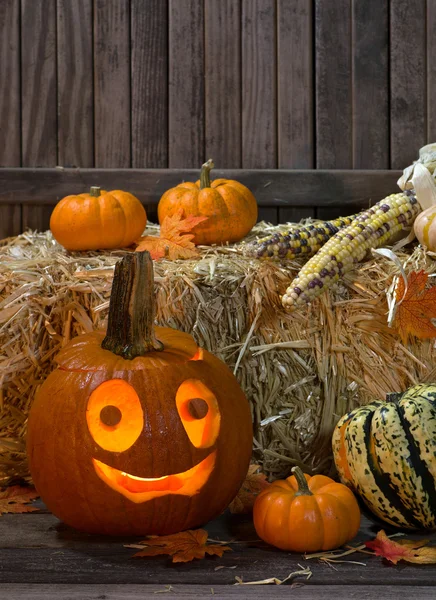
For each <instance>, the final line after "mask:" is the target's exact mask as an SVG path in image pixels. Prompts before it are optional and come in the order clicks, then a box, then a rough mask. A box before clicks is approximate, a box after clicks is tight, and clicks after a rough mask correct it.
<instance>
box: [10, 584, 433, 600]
mask: <svg viewBox="0 0 436 600" xmlns="http://www.w3.org/2000/svg"><path fill="white" fill-rule="evenodd" d="M294 583H295V582H294ZM290 585H292V584H290ZM290 585H281V586H277V585H269V586H266V585H253V586H234V585H213V586H211V585H207V584H206V585H205V584H203V585H182V586H180V585H175V586H171V587H170V586H168V585H165V584H164V583H162V584H159V585H153V584H151V585H150V584H145V585H134V584H133V585H131V584H126V585H111V584H109V585H108V584H101V585H75V586H71V585H66V584H55V585H46V584H26V583H23V584H6V585H3V586H2V588H1V592H2V594H4V596H3V597H4V598H7V599H8V600H24V599H28V598H32V600H101V599H104V600H144V599H151V598H153V599H154V600H156V598H159V597H160V596H161V594H163V597H164V598H167V597H169V598H173V597H175V598H212V599H213V600H226V599H227V598H244V599H246V598H249V599H250V600H263V599H265V600H270V599H271V598H287V599H289V598H292V600H294V599H295V600H312V599H313V598H316V599H317V600H351V599H353V598H358V599H359V600H374V599H375V598H377V600H403V599H404V600H408V599H409V598H410V588H409V587H401V586H398V585H389V586H371V587H368V586H366V585H356V586H353V587H352V588H350V586H346V585H331V586H328V587H323V586H319V587H317V588H316V589H314V587H313V586H309V585H304V584H301V582H300V583H299V584H298V586H297V585H294V586H293V587H292V588H291V589H290ZM413 591H414V594H416V597H417V598H419V599H420V600H430V599H432V600H433V599H434V597H435V590H434V587H432V586H421V585H420V586H417V587H416V588H414V590H413Z"/></svg>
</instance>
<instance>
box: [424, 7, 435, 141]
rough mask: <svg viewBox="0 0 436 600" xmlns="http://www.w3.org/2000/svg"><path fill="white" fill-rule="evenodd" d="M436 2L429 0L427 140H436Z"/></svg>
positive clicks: (427, 31)
mask: <svg viewBox="0 0 436 600" xmlns="http://www.w3.org/2000/svg"><path fill="white" fill-rule="evenodd" d="M435 31H436V2H434V1H430V2H427V30H426V33H427V37H426V40H427V142H428V143H431V142H436V111H435V109H434V107H435V106H436V36H435Z"/></svg>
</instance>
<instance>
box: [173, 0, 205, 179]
mask: <svg viewBox="0 0 436 600" xmlns="http://www.w3.org/2000/svg"><path fill="white" fill-rule="evenodd" d="M168 35H169V103H168V121H169V166H170V167H172V168H181V167H183V168H190V167H200V165H201V164H202V163H203V162H204V161H205V160H206V158H205V156H204V118H205V115H204V78H205V72H204V5H203V2H197V0H169V33H168Z"/></svg>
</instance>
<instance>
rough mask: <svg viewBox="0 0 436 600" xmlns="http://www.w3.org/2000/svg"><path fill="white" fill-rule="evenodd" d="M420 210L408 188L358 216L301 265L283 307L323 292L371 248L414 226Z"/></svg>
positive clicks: (292, 306)
mask: <svg viewBox="0 0 436 600" xmlns="http://www.w3.org/2000/svg"><path fill="white" fill-rule="evenodd" d="M420 211H421V207H420V205H419V203H418V201H417V199H416V197H415V195H414V192H413V191H406V192H401V193H399V194H392V195H391V196H388V197H387V198H385V199H384V200H382V201H381V202H379V203H378V204H375V205H374V206H373V207H372V208H370V209H369V210H365V211H363V212H362V213H360V214H359V215H357V216H356V218H355V219H354V220H353V221H352V223H351V224H350V225H348V226H347V227H345V228H344V229H341V230H340V231H338V233H336V234H335V235H334V236H333V237H332V238H331V239H330V240H329V241H328V242H326V244H324V246H323V247H322V248H321V250H319V251H318V252H317V253H316V254H315V256H313V257H312V258H311V259H310V260H309V261H307V263H306V264H305V265H304V266H303V267H302V268H301V270H300V272H299V273H298V276H297V277H296V279H294V281H293V282H292V283H291V285H290V286H289V287H288V289H287V290H286V293H285V294H284V295H283V297H282V304H283V306H284V307H285V308H286V309H287V310H289V311H292V310H294V309H295V307H296V306H298V305H301V304H304V303H306V302H310V301H311V300H313V299H314V298H316V297H317V296H319V295H321V293H322V292H324V291H325V290H326V289H328V287H329V285H331V284H333V283H334V282H336V281H338V279H339V278H340V277H341V276H342V275H343V274H344V273H346V272H347V271H349V270H351V269H352V267H353V265H354V264H355V263H357V262H359V261H360V260H362V259H363V258H364V256H365V254H366V252H367V250H368V249H369V248H378V247H380V246H383V245H384V244H386V243H387V242H389V241H391V240H392V239H394V238H395V236H396V235H397V234H398V233H399V232H400V231H401V230H403V229H406V228H407V227H411V226H412V224H413V221H414V220H415V217H416V215H417V214H418V213H419V212H420Z"/></svg>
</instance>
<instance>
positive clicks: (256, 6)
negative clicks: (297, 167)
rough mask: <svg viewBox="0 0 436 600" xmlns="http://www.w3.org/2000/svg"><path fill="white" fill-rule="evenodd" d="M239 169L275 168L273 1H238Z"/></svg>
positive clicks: (275, 80) (275, 78) (274, 23)
mask: <svg viewBox="0 0 436 600" xmlns="http://www.w3.org/2000/svg"><path fill="white" fill-rule="evenodd" d="M241 35H242V166H243V168H245V169H273V168H276V167H277V108H276V106H277V77H276V3H275V0H242V34H241Z"/></svg>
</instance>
